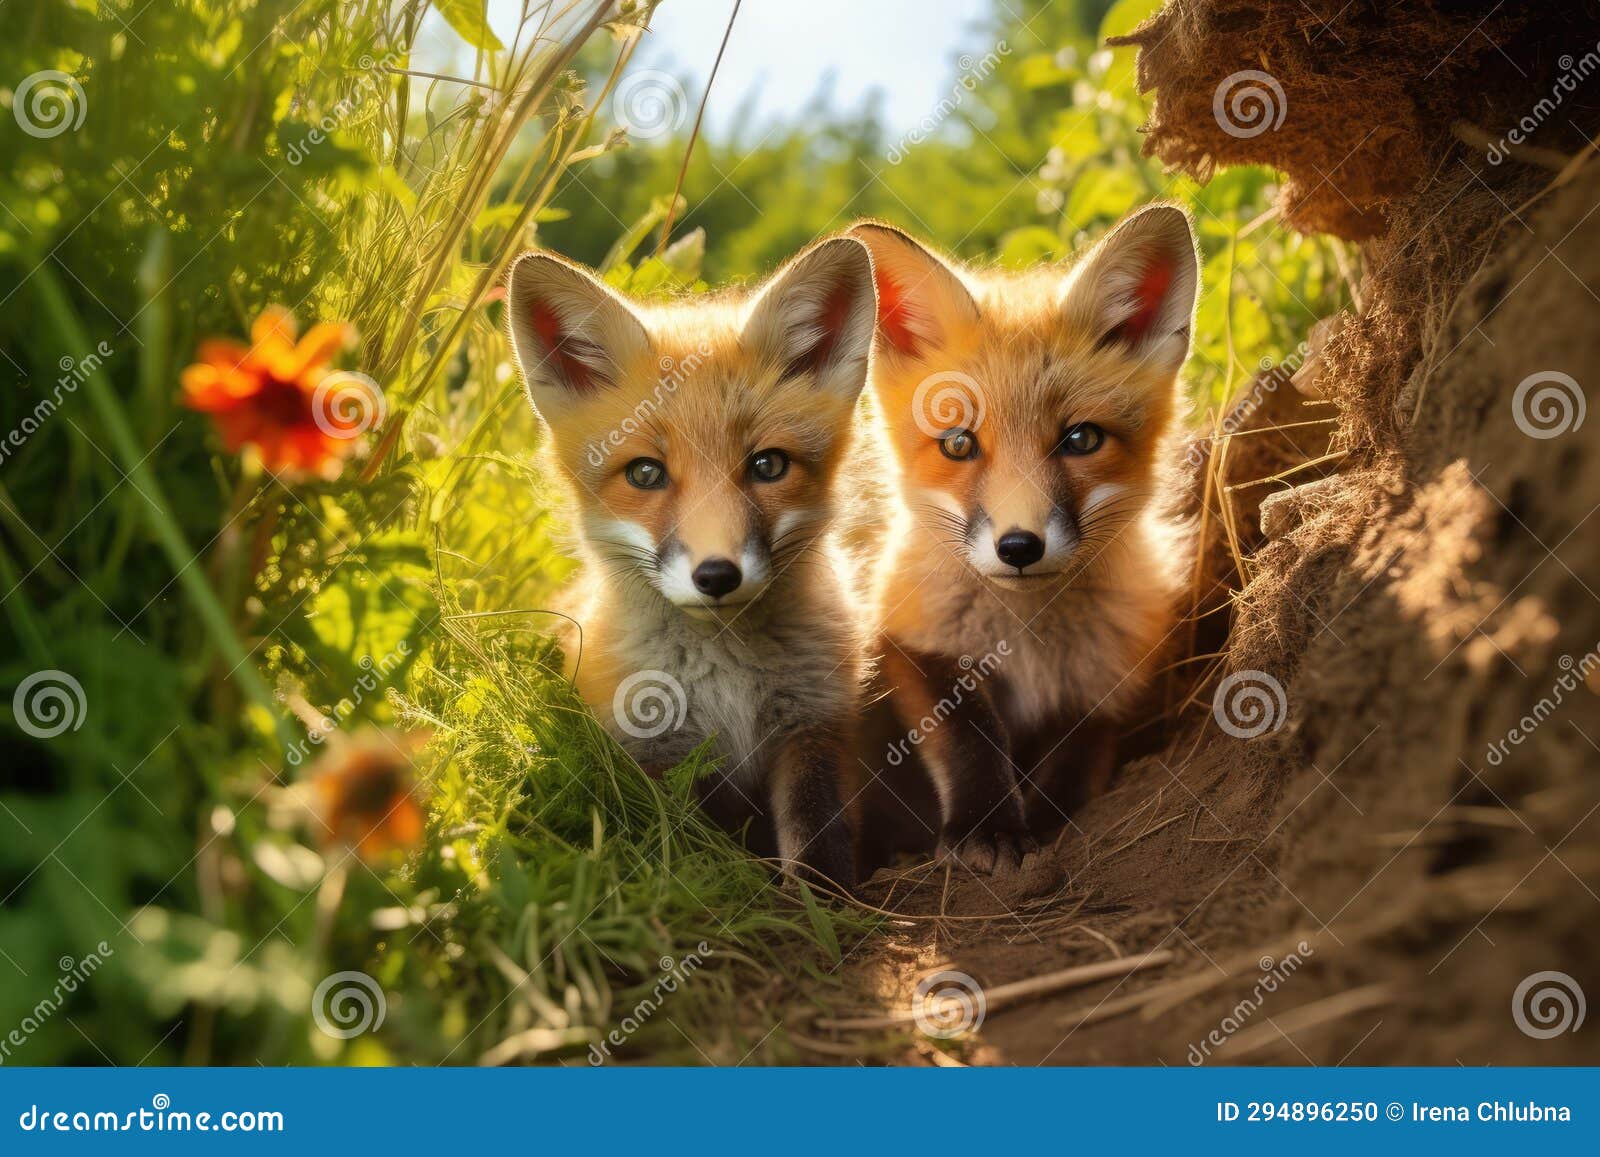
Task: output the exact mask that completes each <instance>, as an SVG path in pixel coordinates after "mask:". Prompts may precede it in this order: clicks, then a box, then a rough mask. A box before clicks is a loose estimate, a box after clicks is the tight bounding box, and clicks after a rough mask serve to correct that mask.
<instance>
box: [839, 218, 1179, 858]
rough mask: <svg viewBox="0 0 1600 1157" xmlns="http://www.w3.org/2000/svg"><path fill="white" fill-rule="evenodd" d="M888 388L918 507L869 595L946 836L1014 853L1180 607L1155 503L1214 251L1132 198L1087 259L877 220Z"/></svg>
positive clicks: (1071, 789)
mask: <svg viewBox="0 0 1600 1157" xmlns="http://www.w3.org/2000/svg"><path fill="white" fill-rule="evenodd" d="M850 235H851V236H855V237H859V238H860V239H861V240H862V241H863V242H865V244H866V245H867V247H868V248H869V249H870V250H871V251H872V259H873V270H874V275H875V278H876V281H877V287H878V327H877V337H876V344H875V346H874V355H873V366H872V379H871V380H872V392H873V395H874V396H875V398H876V401H877V404H878V408H879V410H880V411H881V413H882V420H883V424H884V428H885V431H886V435H887V439H888V442H889V444H890V447H891V450H892V455H891V456H892V458H893V459H894V461H895V463H896V464H897V466H898V475H899V477H898V490H899V495H900V498H901V505H902V508H903V509H902V510H901V511H900V514H899V524H898V526H897V527H896V528H895V530H894V531H893V532H892V533H891V535H890V541H889V543H888V549H887V550H886V551H884V557H883V561H882V565H881V569H880V571H879V582H878V590H877V592H876V596H875V598H876V602H877V610H876V614H877V621H878V629H879V634H880V638H879V642H878V649H879V651H880V652H881V653H882V655H883V659H882V664H883V666H882V681H883V684H884V686H885V687H886V688H888V689H889V690H890V693H891V694H890V702H891V705H892V707H893V713H894V716H895V723H896V724H897V725H898V727H899V729H900V731H899V736H898V741H897V742H893V743H892V744H891V746H890V747H889V748H888V749H887V750H866V749H865V748H866V746H867V745H865V744H864V745H863V747H864V750H863V752H862V755H863V757H864V759H865V762H866V763H867V764H868V767H869V769H873V770H879V769H881V768H882V767H883V765H884V764H886V763H887V764H888V765H891V766H896V767H897V766H899V765H900V764H901V763H902V762H903V761H904V760H906V759H909V758H911V757H912V756H913V755H914V756H915V757H916V759H917V760H919V761H920V763H921V765H922V767H923V768H924V769H925V771H926V772H927V775H928V777H929V778H930V779H931V780H932V786H933V789H934V794H935V796H936V797H937V805H938V813H939V833H938V838H939V848H940V851H941V853H943V854H945V855H949V856H953V857H954V858H956V859H958V860H959V861H960V862H962V863H964V864H966V865H967V866H969V867H971V868H972V869H974V870H977V871H980V872H989V871H1009V870H1013V869H1015V868H1016V867H1017V866H1018V865H1019V864H1020V862H1021V859H1022V856H1023V855H1024V853H1025V852H1026V851H1027V850H1028V849H1029V848H1030V847H1031V846H1033V839H1032V836H1031V835H1030V829H1031V831H1032V833H1033V834H1035V835H1037V834H1042V833H1043V832H1045V831H1048V830H1050V829H1051V828H1053V827H1056V826H1059V824H1060V823H1061V822H1063V821H1064V819H1065V817H1066V809H1067V807H1069V806H1070V801H1071V798H1072V796H1073V794H1074V793H1075V792H1081V791H1082V789H1083V787H1084V786H1085V785H1086V784H1088V783H1091V782H1103V781H1104V779H1106V778H1109V775H1110V772H1111V770H1112V767H1113V764H1114V758H1115V740H1116V731H1117V728H1118V725H1119V724H1122V723H1124V722H1125V721H1126V720H1127V717H1128V714H1129V712H1130V710H1131V709H1132V708H1133V706H1134V704H1135V701H1136V699H1138V698H1139V696H1140V695H1141V693H1142V692H1143V691H1144V690H1145V689H1146V685H1147V684H1148V682H1149V681H1150V678H1151V675H1152V673H1153V669H1154V667H1155V665H1156V658H1157V652H1158V650H1160V648H1161V645H1162V643H1163V640H1164V639H1165V638H1166V636H1167V635H1168V633H1169V632H1170V631H1171V629H1172V628H1173V626H1174V624H1175V617H1176V614H1177V611H1176V609H1175V608H1176V593H1177V590H1178V582H1179V574H1180V571H1181V557H1182V550H1181V549H1180V546H1179V541H1178V537H1177V535H1176V534H1174V533H1173V531H1172V528H1170V527H1168V526H1166V525H1165V524H1163V523H1162V522H1161V520H1160V518H1159V516H1158V515H1157V514H1156V513H1155V512H1154V511H1153V510H1152V508H1151V498H1152V496H1153V492H1154V491H1155V490H1156V488H1157V484H1158V481H1159V479H1158V470H1157V465H1158V460H1159V459H1160V453H1159V451H1160V449H1161V447H1162V443H1163V441H1164V439H1165V436H1166V435H1167V432H1168V428H1169V426H1170V425H1171V423H1172V420H1173V416H1174V413H1175V412H1176V410H1177V408H1178V405H1179V392H1178V387H1177V377H1178V371H1179V369H1180V367H1181V366H1182V365H1183V362H1184V359H1185V358H1186V357H1187V355H1188V351H1189V331H1190V324H1191V320H1192V318H1193V314H1194V308H1195V294H1196V286H1197V284H1198V266H1197V263H1196V256H1195V241H1194V235H1193V233H1192V231H1191V229H1190V226H1189V221H1188V218H1187V217H1185V216H1184V214H1183V213H1182V212H1181V211H1180V210H1178V209H1175V208H1171V207H1167V206H1158V207H1153V208H1149V209H1145V210H1143V211H1141V212H1138V213H1135V214H1133V215H1132V216H1131V217H1129V218H1128V219H1127V220H1125V221H1124V222H1122V224H1120V225H1119V226H1118V227H1117V228H1116V229H1115V230H1113V231H1112V232H1111V233H1110V234H1109V235H1108V236H1107V237H1106V238H1105V239H1104V240H1103V241H1101V242H1100V243H1099V244H1098V245H1096V246H1095V247H1094V248H1093V249H1092V250H1091V251H1090V252H1089V253H1088V254H1087V255H1085V256H1084V257H1083V258H1082V260H1080V261H1078V262H1077V263H1076V264H1074V265H1073V266H1072V267H1071V268H1068V269H1063V268H1062V267H1060V266H1045V267H1042V268H1038V269H1034V270H1029V271H1027V272H1019V273H1009V272H1002V271H998V270H994V271H990V270H984V271H977V270H972V269H966V268H961V267H958V266H956V265H954V264H953V263H951V262H949V261H947V260H945V259H944V258H942V257H940V256H938V255H936V254H934V253H933V252H931V251H929V250H928V249H927V248H926V247H924V246H922V245H920V244H919V243H917V242H916V241H913V240H912V239H911V238H910V237H908V236H907V235H906V234H904V233H902V232H900V231H899V230H896V229H893V228H890V227H888V226H885V225H879V224H873V223H862V224H858V225H856V226H855V227H854V228H853V229H852V230H851V231H850Z"/></svg>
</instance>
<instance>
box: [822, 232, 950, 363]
mask: <svg viewBox="0 0 1600 1157" xmlns="http://www.w3.org/2000/svg"><path fill="white" fill-rule="evenodd" d="M850 236H852V237H857V238H860V240H861V243H862V244H863V245H865V246H866V247H867V249H868V250H869V251H870V252H871V253H872V276H873V280H874V281H876V282H877V285H878V348H879V349H881V350H883V351H884V352H885V353H888V354H891V355H904V356H906V357H916V356H917V355H918V354H920V353H922V352H923V351H924V350H928V349H934V348H937V347H938V346H939V345H940V344H941V343H943V342H944V341H945V339H946V338H947V337H948V336H949V334H950V332H951V330H952V329H953V328H954V327H956V326H960V325H964V324H970V323H971V322H974V321H976V320H977V318H978V307H977V305H976V303H974V302H973V300H972V294H970V293H968V292H967V287H966V286H965V285H963V284H962V283H961V278H960V277H959V276H957V275H956V272H955V270H953V269H952V268H950V266H949V265H948V264H947V263H946V262H945V260H944V259H943V258H942V257H940V256H939V255H938V254H936V253H934V252H933V251H932V250H930V249H928V248H926V247H925V246H923V245H922V244H920V243H918V242H916V241H914V240H912V239H911V237H910V236H908V235H907V234H905V233H902V232H900V230H898V229H893V228H891V227H889V226H888V225H878V224H875V223H873V222H870V221H863V222H861V223H860V224H858V225H854V226H852V227H851V229H850Z"/></svg>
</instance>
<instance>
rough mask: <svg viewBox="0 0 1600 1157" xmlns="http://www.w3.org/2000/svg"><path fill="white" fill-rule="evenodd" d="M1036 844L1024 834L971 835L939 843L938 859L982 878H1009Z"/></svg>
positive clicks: (1035, 848) (1033, 849)
mask: <svg viewBox="0 0 1600 1157" xmlns="http://www.w3.org/2000/svg"><path fill="white" fill-rule="evenodd" d="M1038 847H1039V844H1038V842H1037V841H1036V840H1034V838H1033V837H1032V836H1030V835H1028V834H1027V833H1026V832H999V831H997V832H973V833H971V834H970V835H967V836H963V837H962V838H960V839H959V840H951V839H949V838H948V837H947V838H945V839H942V840H940V842H939V851H938V857H939V859H940V860H941V861H943V862H947V863H955V864H959V865H961V866H962V867H963V868H966V869H967V870H968V871H971V872H976V873H978V874H979V875H983V876H1010V875H1013V874H1015V873H1016V872H1017V871H1019V870H1020V869H1021V868H1022V861H1023V858H1024V857H1026V856H1027V855H1028V853H1030V852H1033V851H1036V850H1038Z"/></svg>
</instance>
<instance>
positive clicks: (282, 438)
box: [182, 305, 382, 477]
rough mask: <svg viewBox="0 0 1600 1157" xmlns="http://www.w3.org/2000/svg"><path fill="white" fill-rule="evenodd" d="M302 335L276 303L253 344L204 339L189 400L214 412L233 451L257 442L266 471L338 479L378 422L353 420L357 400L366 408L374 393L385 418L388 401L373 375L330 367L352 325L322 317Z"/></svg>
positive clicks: (191, 374) (187, 386) (187, 384)
mask: <svg viewBox="0 0 1600 1157" xmlns="http://www.w3.org/2000/svg"><path fill="white" fill-rule="evenodd" d="M297 332H298V330H297V327H296V325H295V320H294V318H293V317H292V316H291V315H290V313H289V311H288V310H286V309H284V308H282V307H281V306H276V305H274V306H268V307H267V308H266V309H264V310H262V312H261V316H259V317H257V318H256V320H255V324H254V325H253V326H251V328H250V345H249V346H245V345H244V344H243V343H241V342H236V341H229V340H226V339H216V340H212V341H205V342H201V343H200V348H199V349H198V350H197V351H196V357H197V359H198V360H197V361H196V362H195V364H194V365H191V366H189V367H188V368H187V369H185V370H184V371H183V377H182V384H183V402H184V405H186V406H188V407H189V408H190V409H191V410H199V411H201V412H202V413H207V414H210V415H211V416H212V418H213V420H214V421H215V422H216V424H217V429H218V430H219V431H220V432H221V434H222V441H223V444H224V445H226V446H227V448H228V450H229V451H231V452H235V453H237V452H238V451H239V450H240V449H242V448H243V447H245V446H254V447H255V448H256V449H257V451H259V453H260V454H261V461H262V463H263V465H265V466H266V468H267V469H268V470H272V471H274V472H279V471H282V472H289V473H301V472H303V473H309V474H319V475H322V476H324V477H332V476H333V475H334V474H337V473H338V470H339V466H340V464H341V463H342V462H343V460H344V459H345V458H348V457H349V456H350V455H351V454H352V453H353V452H354V451H355V448H356V445H357V439H358V435H360V434H361V433H362V432H363V431H364V430H366V429H368V428H370V426H371V425H374V424H375V422H374V421H366V422H365V423H364V424H361V425H359V426H356V425H353V424H352V423H351V422H350V421H349V419H348V412H349V410H350V409H351V406H352V403H354V405H355V406H356V408H358V409H362V410H363V411H364V412H368V411H369V410H370V408H371V407H372V406H373V403H374V395H376V397H375V401H376V413H377V416H378V417H379V418H381V416H382V405H381V403H382V398H381V395H377V387H376V386H375V385H372V384H371V383H370V382H369V381H368V380H367V379H364V378H361V377H360V376H359V375H355V374H337V373H335V372H334V371H333V370H331V369H330V368H329V366H328V362H329V361H330V360H332V358H333V357H334V355H335V354H337V353H338V352H339V350H340V349H341V348H343V347H344V346H345V345H347V344H348V343H349V341H350V336H351V330H350V327H349V326H347V325H341V324H336V323H331V322H324V323H322V324H320V325H314V326H312V327H311V329H310V330H309V331H307V333H306V335H305V336H304V337H302V338H299V340H298V341H297V340H296V333H297ZM358 395H366V396H365V397H361V396H358Z"/></svg>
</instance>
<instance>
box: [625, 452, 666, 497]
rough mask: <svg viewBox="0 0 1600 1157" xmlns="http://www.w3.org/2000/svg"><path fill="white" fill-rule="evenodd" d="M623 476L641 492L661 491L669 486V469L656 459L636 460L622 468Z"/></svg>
mask: <svg viewBox="0 0 1600 1157" xmlns="http://www.w3.org/2000/svg"><path fill="white" fill-rule="evenodd" d="M622 476H623V477H624V478H626V479H627V480H628V485H629V486H634V487H637V488H638V489H640V490H660V489H661V488H662V487H664V486H665V485H666V484H667V468H666V466H664V465H663V464H662V463H660V462H657V461H656V460H655V459H654V458H635V459H634V460H633V461H632V462H629V463H628V464H627V465H626V466H624V467H623V468H622Z"/></svg>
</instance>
